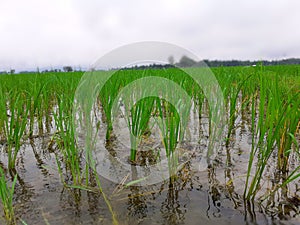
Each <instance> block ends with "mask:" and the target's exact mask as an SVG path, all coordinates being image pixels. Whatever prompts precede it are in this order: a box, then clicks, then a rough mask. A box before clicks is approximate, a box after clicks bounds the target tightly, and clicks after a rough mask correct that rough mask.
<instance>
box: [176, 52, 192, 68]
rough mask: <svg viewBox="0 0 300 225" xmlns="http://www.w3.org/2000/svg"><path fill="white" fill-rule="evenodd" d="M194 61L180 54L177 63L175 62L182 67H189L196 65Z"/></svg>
mask: <svg viewBox="0 0 300 225" xmlns="http://www.w3.org/2000/svg"><path fill="white" fill-rule="evenodd" d="M196 63H197V62H196V61H195V60H193V59H191V58H189V57H187V56H185V55H184V56H182V57H181V59H180V61H179V63H177V65H178V66H182V67H191V66H194V65H196Z"/></svg>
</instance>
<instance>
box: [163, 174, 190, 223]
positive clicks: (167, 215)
mask: <svg viewBox="0 0 300 225" xmlns="http://www.w3.org/2000/svg"><path fill="white" fill-rule="evenodd" d="M180 190H182V189H181V187H180V185H176V183H174V182H173V181H172V180H170V181H169V189H168V191H167V196H166V199H165V200H164V201H163V203H162V204H161V208H160V211H161V214H162V217H163V218H164V221H165V223H163V224H180V223H182V222H183V221H184V219H185V217H184V215H185V213H186V209H184V207H185V206H183V207H182V206H181V204H182V203H181V202H180V198H179V194H180V193H179V192H180Z"/></svg>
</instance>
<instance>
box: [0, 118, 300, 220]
mask: <svg viewBox="0 0 300 225" xmlns="http://www.w3.org/2000/svg"><path fill="white" fill-rule="evenodd" d="M197 118H199V117H198V116H197V114H194V115H192V116H191V121H192V122H190V125H189V129H188V131H187V133H188V137H189V138H190V141H188V142H185V143H183V144H181V145H180V146H179V148H180V150H181V151H182V152H183V155H184V154H188V155H189V156H190V157H189V158H190V159H192V160H191V161H190V162H189V163H187V164H186V165H185V167H184V168H182V170H180V171H179V173H178V177H177V179H176V180H175V181H174V182H170V181H169V180H165V181H162V182H160V183H157V184H154V185H151V186H143V187H128V188H125V187H120V186H118V184H116V183H114V182H111V181H109V180H107V179H105V178H104V177H101V182H102V183H101V184H102V188H103V191H104V192H105V194H106V195H107V196H108V199H109V201H110V204H111V205H112V208H113V210H114V212H115V213H116V215H117V219H118V221H119V223H120V224H131V225H134V224H149V225H150V224H157V225H162V224H220V225H223V224H224V225H226V224H300V217H299V215H297V209H298V210H299V207H298V206H296V207H292V206H291V204H292V203H289V202H288V201H285V200H284V198H282V195H286V197H287V198H285V199H288V197H290V198H291V197H292V196H294V195H298V196H299V194H300V193H299V188H298V186H299V185H300V183H299V180H297V181H295V182H293V183H292V184H291V185H289V189H288V191H287V193H283V192H280V193H279V194H278V196H275V197H274V201H273V202H271V203H270V204H271V206H270V205H269V206H268V207H266V206H265V205H262V206H260V205H259V204H257V203H251V204H245V203H244V202H243V200H242V195H243V191H244V183H245V174H246V172H247V163H248V158H249V151H250V149H251V139H250V134H249V131H250V129H249V121H248V120H247V119H245V118H247V115H239V117H238V119H237V121H238V122H237V128H236V129H235V131H234V134H233V136H232V142H231V145H230V146H229V147H224V148H223V150H222V152H220V153H219V154H218V165H217V166H216V167H215V168H214V169H207V168H206V169H202V170H196V169H195V168H194V167H193V166H192V164H193V163H195V162H197V160H198V159H199V158H201V157H202V153H203V151H201V149H203V148H205V146H206V145H207V136H208V130H207V123H208V120H207V115H202V119H201V121H199V119H197ZM239 121H242V122H239ZM119 124H122V123H119ZM195 124H197V126H196V127H198V128H195ZM199 124H200V128H199V126H198V125H199ZM123 128H124V127H122V126H121V128H120V129H119V130H117V131H116V132H115V136H116V138H115V139H114V140H113V141H111V142H110V143H105V142H104V141H102V142H101V141H100V142H99V143H98V148H99V149H100V150H101V151H106V150H109V151H111V150H112V149H113V150H114V151H115V154H116V155H117V156H118V157H119V158H121V159H123V160H124V162H126V157H128V155H129V152H128V146H126V139H127V138H126V135H128V134H127V133H126V129H123ZM103 129H105V124H104V127H103ZM154 130H155V129H154ZM104 134H105V133H104V132H102V135H103V136H104ZM103 136H100V138H99V140H104V139H103ZM193 138H194V139H193ZM193 140H198V141H195V142H193ZM199 140H200V141H199ZM49 141H50V137H49V136H44V137H36V138H33V139H32V140H30V141H26V142H25V143H24V144H23V145H22V148H21V151H20V152H19V157H18V161H17V172H18V174H19V180H18V182H17V186H16V193H15V197H14V201H15V207H16V209H15V211H16V215H17V217H18V218H19V219H22V220H23V221H25V222H26V223H27V224H111V223H112V219H111V213H110V212H109V210H108V207H107V205H106V204H105V202H104V199H103V197H102V195H101V194H99V193H93V192H87V191H82V190H78V189H76V190H74V189H68V188H64V187H63V185H62V183H61V180H60V179H61V178H60V177H59V173H58V170H57V165H56V160H55V154H54V153H53V152H51V151H50V152H49V150H48V144H49ZM124 143H125V144H124ZM127 144H128V143H127ZM142 144H143V143H142ZM144 144H145V145H148V146H150V145H151V146H152V147H153V146H156V147H157V148H162V146H161V144H160V143H159V137H158V135H157V133H156V132H153V134H151V135H150V136H149V137H148V138H147V140H144ZM0 147H1V148H2V152H4V151H5V145H2V146H0ZM273 160H274V162H275V160H276V156H274V159H273ZM293 160H294V161H293ZM5 162H7V158H6V156H5V154H3V153H1V163H2V166H3V167H7V165H5ZM292 163H294V164H297V163H299V162H298V161H297V158H295V159H293V158H292ZM274 167H275V163H270V165H269V166H268V168H267V171H266V175H265V178H264V181H263V184H262V193H264V191H266V190H267V189H268V188H272V187H273V186H274V183H275V182H276V179H275V178H276V173H275V169H274ZM111 172H115V171H111ZM93 183H95V181H94V180H93V178H91V180H90V184H93ZM297 207H298V208H297ZM4 223H5V222H4V220H3V219H2V220H0V224H4Z"/></svg>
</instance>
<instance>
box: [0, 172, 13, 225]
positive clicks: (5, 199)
mask: <svg viewBox="0 0 300 225" xmlns="http://www.w3.org/2000/svg"><path fill="white" fill-rule="evenodd" d="M16 182H17V175H15V177H14V179H13V182H12V184H11V187H9V186H8V182H7V180H6V177H5V174H4V172H3V170H2V168H0V199H1V202H2V206H3V212H4V216H5V219H6V222H7V224H8V225H13V224H16V218H15V213H14V206H13V196H14V191H15V185H16Z"/></svg>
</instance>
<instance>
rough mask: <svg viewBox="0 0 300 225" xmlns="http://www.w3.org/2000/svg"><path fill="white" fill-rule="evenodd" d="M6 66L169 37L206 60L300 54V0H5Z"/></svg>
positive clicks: (73, 59)
mask: <svg viewBox="0 0 300 225" xmlns="http://www.w3.org/2000/svg"><path fill="white" fill-rule="evenodd" d="M0 40H1V41H0V70H6V69H9V68H15V69H17V70H21V69H30V68H36V67H40V68H44V67H51V66H53V67H56V66H61V65H71V66H82V67H87V66H89V65H90V64H91V63H93V62H94V61H95V60H96V59H97V58H99V57H101V56H102V55H103V54H105V53H107V52H109V51H110V50H112V49H114V48H117V47H119V46H122V45H125V44H129V43H132V42H138V41H151V40H155V41H165V42H169V43H172V44H176V45H179V46H181V47H184V48H187V49H188V50H190V51H192V52H193V53H195V54H196V55H197V56H198V57H199V58H201V59H280V58H289V57H300V1H299V0H263V1H262V0H252V1H249V0H151V1H145V0H127V1H121V0H107V1H102V0H86V1H83V0H51V1H50V0H49V1H46V0H25V1H23V0H19V1H15V0H0Z"/></svg>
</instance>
